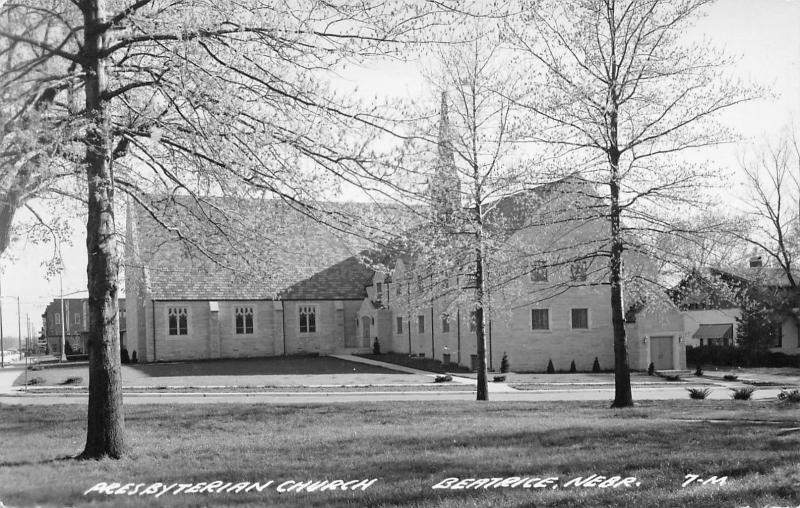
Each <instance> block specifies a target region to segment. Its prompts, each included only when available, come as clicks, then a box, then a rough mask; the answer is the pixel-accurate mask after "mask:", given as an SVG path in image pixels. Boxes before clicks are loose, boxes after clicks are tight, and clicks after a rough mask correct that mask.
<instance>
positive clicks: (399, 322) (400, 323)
mask: <svg viewBox="0 0 800 508" xmlns="http://www.w3.org/2000/svg"><path fill="white" fill-rule="evenodd" d="M397 333H403V318H402V317H401V316H398V317H397Z"/></svg>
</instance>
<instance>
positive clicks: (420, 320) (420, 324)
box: [417, 314, 425, 333]
mask: <svg viewBox="0 0 800 508" xmlns="http://www.w3.org/2000/svg"><path fill="white" fill-rule="evenodd" d="M417 330H418V331H419V333H425V316H423V315H421V314H420V315H419V316H417Z"/></svg>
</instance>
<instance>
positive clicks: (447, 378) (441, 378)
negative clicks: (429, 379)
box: [433, 375, 453, 383]
mask: <svg viewBox="0 0 800 508" xmlns="http://www.w3.org/2000/svg"><path fill="white" fill-rule="evenodd" d="M452 380H453V376H448V375H445V376H436V377H435V378H434V380H433V382H434V383H446V382H448V381H452Z"/></svg>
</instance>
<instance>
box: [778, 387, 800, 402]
mask: <svg viewBox="0 0 800 508" xmlns="http://www.w3.org/2000/svg"><path fill="white" fill-rule="evenodd" d="M778 400H780V401H781V402H791V403H793V404H797V403H800V390H787V389H783V390H781V393H779V394H778Z"/></svg>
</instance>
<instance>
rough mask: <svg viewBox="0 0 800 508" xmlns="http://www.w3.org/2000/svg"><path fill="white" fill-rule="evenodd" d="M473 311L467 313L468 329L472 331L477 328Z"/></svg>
mask: <svg viewBox="0 0 800 508" xmlns="http://www.w3.org/2000/svg"><path fill="white" fill-rule="evenodd" d="M475 317H476V315H475V311H474V310H473V311H471V312H470V313H469V331H471V332H474V331H475V330H476V329H477V322H476V319H475Z"/></svg>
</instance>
